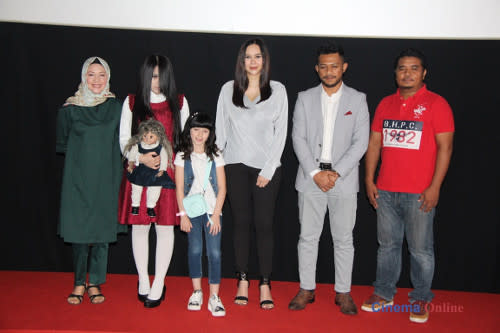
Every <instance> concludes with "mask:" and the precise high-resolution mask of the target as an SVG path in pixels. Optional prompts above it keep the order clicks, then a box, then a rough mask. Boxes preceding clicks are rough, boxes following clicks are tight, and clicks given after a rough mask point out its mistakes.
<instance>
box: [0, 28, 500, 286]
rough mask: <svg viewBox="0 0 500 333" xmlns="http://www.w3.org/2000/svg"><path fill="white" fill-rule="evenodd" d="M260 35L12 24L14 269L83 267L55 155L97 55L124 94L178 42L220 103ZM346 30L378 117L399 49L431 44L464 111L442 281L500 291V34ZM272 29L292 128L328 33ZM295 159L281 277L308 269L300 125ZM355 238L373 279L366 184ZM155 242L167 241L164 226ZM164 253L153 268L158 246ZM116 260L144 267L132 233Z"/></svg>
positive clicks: (176, 267)
mask: <svg viewBox="0 0 500 333" xmlns="http://www.w3.org/2000/svg"><path fill="white" fill-rule="evenodd" d="M331 33H332V35H334V33H335V32H334V31H332V32H331ZM249 37H251V36H247V35H229V34H208V33H187V32H165V31H137V30H118V29H94V28H79V27H63V26H49V25H31V24H17V23H0V41H1V45H2V47H1V49H2V50H1V52H0V60H1V61H0V64H1V66H2V70H1V73H2V77H1V81H0V94H1V95H0V97H1V102H2V106H3V107H2V113H3V121H2V126H3V131H2V137H3V140H2V142H4V144H3V149H2V152H3V153H2V156H3V161H2V162H3V163H2V170H3V172H2V174H3V175H4V176H5V178H4V185H5V187H4V194H3V195H2V197H3V198H4V200H2V203H1V205H0V207H1V209H2V215H3V217H2V230H1V233H0V235H1V236H0V248H1V250H2V252H1V259H0V269H3V270H43V271H71V270H72V264H71V251H70V247H69V245H67V244H64V242H63V241H62V240H61V239H60V238H59V237H58V236H56V230H57V220H58V211H59V199H60V187H61V174H62V167H63V162H64V158H63V157H61V156H58V155H56V154H55V118H56V113H57V109H58V108H59V107H60V106H61V105H62V103H63V102H64V101H65V99H66V98H67V97H68V96H70V95H72V94H73V93H74V92H75V91H76V89H77V86H78V83H79V81H80V71H81V66H82V64H83V61H84V60H85V59H86V58H87V57H90V56H93V55H98V56H101V57H103V58H104V59H106V60H107V61H108V62H109V64H110V66H111V73H112V75H111V90H112V91H113V92H114V93H116V94H117V96H118V97H119V98H120V99H122V100H123V99H124V97H125V96H126V94H127V93H130V92H134V91H135V84H136V75H137V71H138V69H139V66H140V64H141V63H142V61H143V59H144V57H145V56H146V55H148V54H151V53H161V54H165V55H167V56H168V57H169V58H170V59H171V60H172V62H173V64H174V71H175V75H176V80H177V84H178V87H179V91H181V92H184V93H185V94H186V96H187V99H188V101H189V104H190V108H191V109H192V110H203V111H205V112H208V113H210V114H212V115H214V116H215V109H216V103H217V97H218V94H219V89H220V88H221V86H222V84H223V83H224V82H226V81H228V80H231V79H232V78H233V73H234V64H235V58H236V54H237V51H238V48H239V46H240V44H241V43H242V42H243V41H244V40H245V39H247V38H249ZM335 39H336V40H337V41H338V42H340V43H341V44H342V45H343V46H344V49H345V51H346V56H347V59H348V61H349V69H348V71H347V74H346V76H345V82H346V83H347V84H348V85H350V86H352V87H354V88H356V89H358V90H360V91H363V92H365V93H366V94H367V98H368V104H369V108H370V113H371V115H372V116H373V113H374V111H375V107H376V105H377V103H378V102H379V101H380V100H381V98H383V97H384V96H386V95H388V94H391V93H393V92H394V91H395V84H394V79H393V71H392V70H393V60H394V58H395V56H396V55H397V54H398V53H399V51H401V50H402V49H403V48H406V47H417V48H419V49H421V50H422V51H423V52H424V53H425V54H426V55H427V57H428V60H429V69H428V75H427V84H428V88H429V89H430V90H433V91H435V92H437V93H439V94H440V95H442V96H443V97H445V98H446V99H447V100H448V102H449V103H450V105H451V107H452V109H453V111H454V115H455V122H456V137H455V144H454V147H455V148H454V149H455V150H454V154H453V157H452V160H451V165H450V169H449V172H448V175H447V178H446V180H445V183H444V185H443V187H442V191H441V198H440V202H439V205H438V210H437V214H436V219H435V249H436V273H435V277H434V284H433V286H434V288H436V289H451V290H468V291H485V292H499V291H500V265H499V263H498V254H499V245H498V244H499V241H498V239H499V236H500V233H499V230H498V222H499V220H500V219H499V213H498V209H497V207H498V199H499V196H498V187H499V177H498V172H497V166H496V163H494V161H496V160H497V158H496V156H495V154H496V152H498V149H499V148H498V147H499V144H500V142H499V141H500V140H499V137H500V135H499V133H498V123H499V121H500V116H499V111H500V108H499V105H500V97H499V96H500V94H499V93H498V90H499V84H498V82H499V81H498V80H499V78H500V70H499V67H498V54H500V41H498V40H420V39H411V40H409V39H366V38H335ZM264 40H265V41H266V43H267V44H268V47H269V49H270V53H271V71H272V76H271V77H272V79H274V80H277V81H280V82H282V83H283V84H284V85H285V86H286V88H287V92H288V99H289V123H290V124H289V129H291V119H292V114H293V107H294V105H295V101H296V97H297V93H298V92H299V91H302V90H305V89H307V88H309V87H311V86H313V85H316V84H318V80H317V77H316V74H315V72H314V64H315V60H316V59H315V50H316V48H317V46H318V45H319V44H320V43H322V42H324V41H325V40H327V38H317V37H290V36H264ZM289 134H290V133H289ZM282 163H283V181H282V184H281V189H280V193H279V199H278V203H277V209H276V215H275V252H274V267H273V279H276V280H289V281H297V280H298V272H297V240H298V235H299V223H298V218H297V194H296V191H295V189H294V181H295V174H296V171H297V159H296V157H295V155H294V153H293V149H292V145H291V140H290V135H288V139H287V143H286V147H285V151H284V153H283V156H282ZM362 163H363V161H362ZM363 177H364V172H363V168H361V179H363ZM362 184H363V183H362ZM224 214H225V219H224V228H223V230H224V231H223V244H222V251H223V267H222V271H223V276H224V277H232V276H233V262H234V256H233V251H232V238H231V234H232V222H231V214H230V210H229V206H228V204H226V206H225V208H224ZM329 233H330V231H329V227H328V224H327V223H326V224H325V227H324V230H323V235H322V238H321V243H320V253H319V258H318V270H317V277H318V281H319V282H322V283H327V282H333V251H332V244H331V237H330V235H329ZM175 236H176V238H175V249H174V256H173V259H172V263H171V266H170V269H169V275H187V256H186V247H187V237H186V236H185V234H183V233H182V232H181V231H180V230H179V229H178V228H176V230H175ZM354 237H355V249H356V250H355V261H354V271H353V283H354V284H363V285H368V284H371V283H372V282H373V280H374V278H375V266H376V251H377V241H376V216H375V212H374V211H373V210H372V209H371V207H370V205H369V203H368V200H367V199H366V196H365V192H364V186H363V185H362V186H361V192H360V193H359V197H358V214H357V222H356V227H355V230H354ZM151 245H152V246H154V239H153V237H152V244H151ZM252 246H254V245H252ZM153 249H154V248H153ZM252 253H253V254H255V251H252ZM150 257H151V259H150V261H151V265H150V266H151V267H153V265H154V261H153V255H151V256H150ZM403 260H404V263H403V271H402V275H401V280H400V283H399V286H401V287H408V286H410V282H409V258H408V255H407V254H406V252H405V255H404V257H403ZM251 268H252V271H254V272H255V271H257V269H256V260H253V261H251ZM109 271H110V272H111V273H132V274H133V273H135V265H134V261H133V258H132V250H131V242H130V234H128V235H123V236H120V237H119V240H118V242H117V243H116V244H114V245H112V246H111V250H110V259H109ZM253 277H255V276H253Z"/></svg>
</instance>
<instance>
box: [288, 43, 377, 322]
mask: <svg viewBox="0 0 500 333" xmlns="http://www.w3.org/2000/svg"><path fill="white" fill-rule="evenodd" d="M317 54H318V63H317V65H316V72H317V73H318V76H319V78H320V79H321V84H320V85H318V86H316V87H314V88H311V89H308V90H306V91H303V92H300V93H299V96H298V98H297V103H296V105H295V111H294V115H293V130H292V139H293V148H294V150H295V154H296V155H297V158H298V160H299V169H298V172H297V179H296V182H295V188H296V189H297V191H298V199H299V203H298V204H299V221H300V238H299V243H298V255H299V276H300V289H299V292H298V293H297V295H296V296H295V297H294V298H293V299H292V300H291V302H290V304H289V305H288V308H289V309H291V310H302V309H304V308H305V307H306V305H307V304H308V303H312V302H314V297H315V294H314V290H315V288H316V261H317V257H318V244H319V239H320V236H321V231H322V230H323V223H324V220H325V214H326V209H327V208H328V211H329V219H330V229H331V232H332V238H333V249H334V263H335V291H336V295H335V304H337V305H339V306H340V311H341V312H342V313H344V314H349V315H354V314H357V312H358V310H357V308H356V305H355V304H354V301H353V299H352V297H351V295H350V291H351V275H352V265H353V259H354V246H353V237H352V230H353V228H354V223H355V221H356V207H357V192H358V190H359V179H358V178H359V176H358V166H359V161H360V159H361V158H362V157H363V154H364V153H365V151H366V149H367V146H368V137H369V123H370V116H369V113H368V106H367V104H366V96H365V94H363V93H361V92H358V91H357V90H355V89H352V88H350V87H348V86H346V85H345V84H344V83H343V82H342V76H343V74H344V72H345V71H346V70H347V66H348V64H347V62H346V61H345V59H344V51H343V49H342V47H341V46H340V45H337V44H335V43H329V44H326V45H323V46H321V47H320V48H319V49H318V51H317Z"/></svg>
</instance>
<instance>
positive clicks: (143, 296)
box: [137, 281, 148, 303]
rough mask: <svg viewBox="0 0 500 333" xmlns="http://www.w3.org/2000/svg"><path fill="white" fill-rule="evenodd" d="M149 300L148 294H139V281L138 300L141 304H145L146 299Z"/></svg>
mask: <svg viewBox="0 0 500 333" xmlns="http://www.w3.org/2000/svg"><path fill="white" fill-rule="evenodd" d="M147 298H148V294H144V295H143V294H140V293H139V281H137V299H138V300H139V302H141V303H144V302H145V301H146V299H147Z"/></svg>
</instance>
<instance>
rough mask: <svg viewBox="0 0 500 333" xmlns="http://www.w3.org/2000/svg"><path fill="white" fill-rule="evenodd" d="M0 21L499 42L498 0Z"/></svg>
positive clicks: (62, 11) (182, 6) (13, 14)
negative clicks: (490, 40)
mask: <svg viewBox="0 0 500 333" xmlns="http://www.w3.org/2000/svg"><path fill="white" fill-rule="evenodd" d="M0 21H8V22H24V23H42V24H56V25H73V26H89V27H110V28H131V29H152V30H179V31H193V32H224V33H252V34H278V35H280V34H282V35H309V36H348V37H396V38H397V37H401V38H452V39H453V38H458V39H500V23H499V22H500V0H473V1H471V0H413V1H408V0H379V1H377V0H342V1H339V0H330V1H328V0H302V1H300V0H288V1H284V0H245V1H242V0H0Z"/></svg>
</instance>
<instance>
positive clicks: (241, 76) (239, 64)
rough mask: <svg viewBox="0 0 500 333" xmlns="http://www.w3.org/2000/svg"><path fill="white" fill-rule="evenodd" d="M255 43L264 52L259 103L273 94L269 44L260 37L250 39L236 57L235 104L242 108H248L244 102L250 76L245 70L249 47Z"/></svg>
mask: <svg viewBox="0 0 500 333" xmlns="http://www.w3.org/2000/svg"><path fill="white" fill-rule="evenodd" d="M253 44H255V45H258V46H259V48H260V53H261V54H262V71H261V72H260V79H259V81H260V82H259V88H260V101H259V103H261V102H264V101H265V100H267V99H268V98H269V97H271V94H272V89H271V85H270V84H269V81H270V80H271V79H270V77H269V75H270V70H271V56H270V55H269V51H268V50H267V46H266V44H265V43H264V41H263V40H262V39H260V38H253V39H249V40H247V41H246V42H244V43H243V44H242V45H241V47H240V50H239V52H238V57H237V58H236V69H235V71H234V84H233V104H234V105H236V106H239V107H242V108H246V106H245V103H243V96H244V95H245V91H246V90H247V89H248V76H247V72H246V70H245V54H246V51H247V47H248V46H250V45H253Z"/></svg>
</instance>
